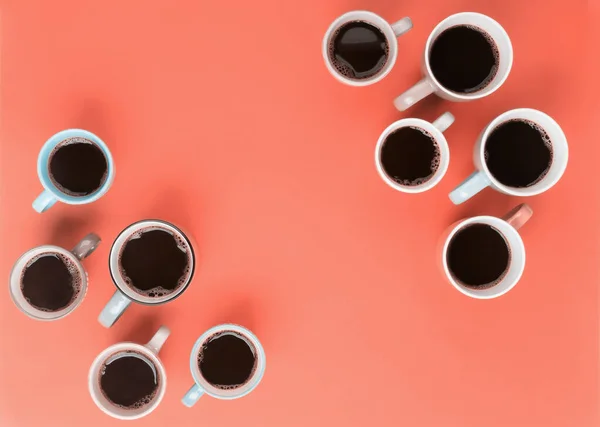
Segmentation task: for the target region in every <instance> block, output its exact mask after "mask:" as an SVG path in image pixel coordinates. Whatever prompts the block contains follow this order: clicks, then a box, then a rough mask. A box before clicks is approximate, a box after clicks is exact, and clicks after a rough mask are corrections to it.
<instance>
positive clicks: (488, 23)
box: [394, 12, 513, 111]
mask: <svg viewBox="0 0 600 427" xmlns="http://www.w3.org/2000/svg"><path fill="white" fill-rule="evenodd" d="M460 25H468V26H473V27H477V28H480V29H481V30H483V31H484V32H486V33H487V34H489V36H490V37H491V38H492V39H493V41H494V44H495V45H496V47H497V49H498V54H499V63H498V70H497V71H496V75H495V76H494V78H493V79H492V81H490V82H489V83H488V84H487V85H486V86H485V87H483V88H481V89H480V90H478V91H475V92H473V93H458V92H454V91H451V90H449V89H447V88H445V87H444V86H442V85H441V84H440V82H439V81H438V80H437V79H436V78H435V76H434V74H433V72H432V70H431V66H430V63H429V55H430V51H431V46H432V45H433V42H434V41H435V40H436V38H437V37H438V36H439V35H440V34H441V33H442V32H444V31H445V30H447V29H448V28H451V27H456V26H460ZM512 62H513V48H512V44H511V42H510V38H509V37H508V34H507V33H506V31H505V30H504V28H502V26H501V25H500V24H499V23H497V22H496V21H494V20H493V19H492V18H490V17H488V16H486V15H482V14H481V13H474V12H463V13H457V14H455V15H451V16H449V17H448V18H446V19H444V20H443V21H442V22H440V23H439V24H438V25H437V26H436V27H435V28H434V29H433V31H432V32H431V34H430V35H429V38H428V39H427V42H426V43H425V51H424V54H423V58H422V62H421V70H422V73H423V78H422V79H421V80H420V81H419V82H418V83H417V84H415V85H414V86H413V87H411V88H410V89H408V90H407V91H406V92H404V93H403V94H402V95H400V96H399V97H397V98H396V99H395V100H394V105H395V106H396V108H397V109H398V110H400V111H405V110H407V109H408V108H410V107H411V106H413V105H414V104H416V103H417V102H419V101H420V100H422V99H423V98H425V97H427V96H429V95H431V94H432V93H435V94H436V95H437V96H439V97H441V98H444V99H447V100H448V101H456V102H461V101H472V100H475V99H479V98H483V97H484V96H488V95H490V94H492V93H493V92H495V91H496V90H497V89H498V88H499V87H500V86H502V84H503V83H504V81H505V80H506V78H507V77H508V74H509V73H510V69H511V67H512Z"/></svg>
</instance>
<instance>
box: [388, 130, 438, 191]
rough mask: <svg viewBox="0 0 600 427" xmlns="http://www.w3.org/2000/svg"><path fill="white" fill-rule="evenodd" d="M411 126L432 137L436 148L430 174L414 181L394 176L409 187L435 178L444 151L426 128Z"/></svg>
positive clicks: (397, 180)
mask: <svg viewBox="0 0 600 427" xmlns="http://www.w3.org/2000/svg"><path fill="white" fill-rule="evenodd" d="M409 127H410V128H411V129H414V130H418V131H419V132H421V133H422V134H423V135H425V136H426V137H428V138H429V139H431V141H432V143H433V150H434V153H433V159H431V173H430V174H429V175H427V176H425V177H421V178H417V179H414V180H412V181H411V180H410V179H401V178H399V177H397V176H394V181H396V182H397V183H398V184H400V185H405V186H407V187H416V186H417V185H421V184H425V183H426V182H427V181H429V180H430V179H431V178H433V176H434V175H435V174H436V172H437V170H438V168H439V167H440V164H441V161H442V152H441V150H440V146H439V145H438V143H437V141H436V140H435V138H434V137H433V135H431V134H430V133H429V132H427V131H426V130H425V129H423V128H420V127H418V126H409Z"/></svg>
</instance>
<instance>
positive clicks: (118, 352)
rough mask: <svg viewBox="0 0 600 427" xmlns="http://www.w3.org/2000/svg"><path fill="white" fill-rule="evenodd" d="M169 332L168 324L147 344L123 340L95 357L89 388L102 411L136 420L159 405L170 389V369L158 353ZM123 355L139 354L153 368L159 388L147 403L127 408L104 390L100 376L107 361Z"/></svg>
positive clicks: (91, 368) (112, 360)
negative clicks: (166, 368) (116, 402)
mask: <svg viewBox="0 0 600 427" xmlns="http://www.w3.org/2000/svg"><path fill="white" fill-rule="evenodd" d="M170 333H171V331H170V330H169V328H167V327H166V326H161V327H160V328H159V329H158V331H157V332H156V333H155V334H154V336H153V337H152V339H151V340H150V341H149V342H148V343H147V344H145V345H142V344H136V343H133V342H121V343H118V344H114V345H112V346H110V347H108V348H107V349H105V350H104V351H102V352H101V353H100V354H99V355H98V356H97V357H96V359H95V360H94V362H93V363H92V366H91V367H90V371H89V374H88V390H89V392H90V395H91V396H92V400H93V401H94V403H95V404H96V406H98V408H100V409H101V410H102V412H104V413H105V414H107V415H110V416H111V417H113V418H118V419H120V420H135V419H138V418H142V417H145V416H146V415H148V414H149V413H151V412H152V411H154V410H155V409H156V407H157V406H158V405H159V403H160V402H161V400H162V399H163V396H164V395H165V390H166V389H167V373H166V371H165V367H164V366H163V363H162V362H161V360H160V359H159V357H158V353H159V352H160V349H161V348H162V346H163V345H164V344H165V341H166V340H167V338H168V337H169V334H170ZM121 357H137V358H138V359H141V360H142V361H144V362H146V363H147V364H148V365H149V366H150V368H151V369H152V371H153V373H154V375H155V381H156V384H157V388H156V391H155V392H154V393H153V395H152V396H151V397H150V398H149V402H148V403H144V404H141V405H135V406H133V407H129V408H125V407H123V406H121V405H117V404H115V403H114V402H112V401H111V400H110V398H109V397H107V396H106V393H105V392H104V391H103V390H102V387H101V378H102V375H103V374H104V372H105V369H106V365H108V364H110V363H111V362H114V361H115V360H117V359H119V358H121ZM131 380H135V378H131Z"/></svg>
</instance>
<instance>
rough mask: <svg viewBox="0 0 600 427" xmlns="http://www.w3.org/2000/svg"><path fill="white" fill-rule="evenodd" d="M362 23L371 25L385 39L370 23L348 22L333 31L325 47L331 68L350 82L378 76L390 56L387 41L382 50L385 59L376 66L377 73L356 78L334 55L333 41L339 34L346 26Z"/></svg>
mask: <svg viewBox="0 0 600 427" xmlns="http://www.w3.org/2000/svg"><path fill="white" fill-rule="evenodd" d="M357 22H358V23H363V24H368V25H371V26H373V27H375V28H377V30H378V31H380V32H381V34H382V35H383V36H384V37H385V34H384V33H383V31H381V29H380V28H378V27H377V26H376V25H374V24H373V23H371V22H367V21H350V22H345V23H343V24H342V25H340V26H339V27H338V28H337V29H336V30H335V31H334V33H333V34H332V35H331V37H330V38H329V43H328V45H327V53H328V57H329V62H331V65H333V67H334V68H335V69H336V71H337V72H338V73H340V74H341V75H342V76H344V77H346V78H348V79H351V80H365V79H370V78H373V77H375V76H376V75H378V74H379V73H380V72H381V71H382V70H383V69H384V68H385V64H386V63H387V61H388V60H389V55H390V46H389V43H388V42H387V39H386V41H385V46H384V50H385V59H384V60H383V61H382V63H381V64H378V66H377V67H376V68H377V72H376V73H375V74H373V75H369V76H357V75H356V73H355V72H354V70H353V69H352V67H351V66H350V65H349V64H348V63H347V62H346V61H344V59H343V58H340V57H338V56H336V55H335V52H334V50H335V41H336V40H337V38H338V36H339V35H340V32H341V31H342V30H343V29H344V28H345V27H346V26H348V25H351V24H355V23H357Z"/></svg>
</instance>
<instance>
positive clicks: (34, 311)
mask: <svg viewBox="0 0 600 427" xmlns="http://www.w3.org/2000/svg"><path fill="white" fill-rule="evenodd" d="M45 252H55V253H59V254H61V255H63V256H66V257H68V258H69V259H70V260H71V261H72V262H73V264H74V265H75V266H76V267H77V270H78V272H79V275H80V277H81V289H80V291H79V294H78V295H77V296H76V297H75V299H74V300H73V302H72V303H71V304H69V305H68V306H66V307H64V308H62V309H60V310H57V311H44V310H40V309H38V308H36V307H35V306H33V305H32V304H27V303H26V302H24V301H25V297H24V296H23V294H22V292H18V295H17V290H16V289H15V288H16V287H17V286H19V289H20V284H21V273H22V271H23V268H24V267H25V265H26V264H27V262H29V260H30V259H31V258H33V257H34V256H36V255H38V254H42V253H45ZM87 288H88V277H87V272H86V270H85V268H84V267H83V264H82V263H81V261H80V260H79V259H77V257H76V256H75V255H74V254H73V253H72V252H71V251H69V250H67V249H65V248H61V247H60V246H56V245H41V246H36V247H34V248H31V249H29V250H27V251H26V252H24V253H23V254H22V255H21V256H20V257H19V258H18V259H17V260H16V261H15V263H14V264H13V266H12V268H11V272H10V280H9V282H8V289H9V293H10V297H11V299H12V301H13V303H14V304H15V306H16V307H17V308H18V309H19V311H21V312H22V313H23V314H25V315H26V316H28V317H30V318H32V319H35V320H40V321H44V322H51V321H54V320H59V319H62V318H64V317H66V316H68V315H69V314H71V313H72V312H73V311H75V309H76V308H77V307H79V306H80V305H81V303H82V302H83V299H84V298H85V295H86V294H87Z"/></svg>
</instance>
